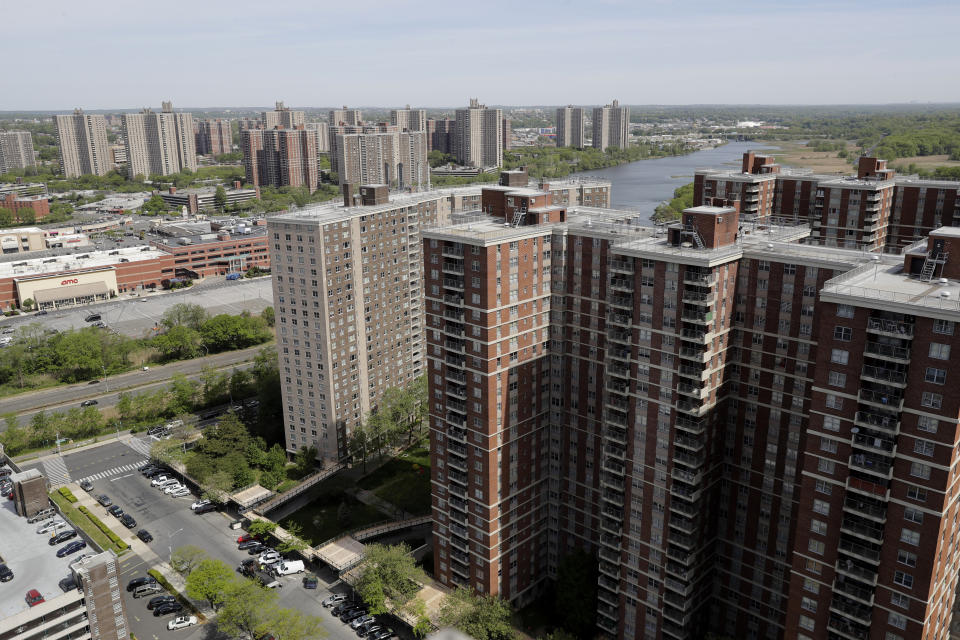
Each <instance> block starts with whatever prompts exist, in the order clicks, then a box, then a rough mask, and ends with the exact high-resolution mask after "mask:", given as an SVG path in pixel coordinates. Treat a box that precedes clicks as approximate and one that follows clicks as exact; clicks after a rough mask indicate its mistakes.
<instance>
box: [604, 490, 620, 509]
mask: <svg viewBox="0 0 960 640" xmlns="http://www.w3.org/2000/svg"><path fill="white" fill-rule="evenodd" d="M603 499H604V500H605V501H607V502H609V503H610V504H614V505H617V506H618V507H622V506H623V494H622V493H617V492H616V491H604V492H603Z"/></svg>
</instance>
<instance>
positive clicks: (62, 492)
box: [58, 487, 77, 504]
mask: <svg viewBox="0 0 960 640" xmlns="http://www.w3.org/2000/svg"><path fill="white" fill-rule="evenodd" d="M58 491H59V492H60V495H62V496H63V497H64V498H66V499H67V502H69V503H71V504H73V503H74V502H76V501H77V496H75V495H73V492H72V491H70V489H68V488H66V487H60V488H59V489H58Z"/></svg>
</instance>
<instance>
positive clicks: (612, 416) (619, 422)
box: [606, 411, 630, 429]
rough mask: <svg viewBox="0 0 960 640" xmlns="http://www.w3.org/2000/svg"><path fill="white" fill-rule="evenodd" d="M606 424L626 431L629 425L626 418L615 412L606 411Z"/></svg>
mask: <svg viewBox="0 0 960 640" xmlns="http://www.w3.org/2000/svg"><path fill="white" fill-rule="evenodd" d="M606 422H607V424H611V425H613V426H615V427H620V428H622V429H627V428H629V427H630V423H629V422H627V416H625V415H620V414H618V413H616V412H615V411H607V418H606Z"/></svg>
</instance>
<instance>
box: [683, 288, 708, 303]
mask: <svg viewBox="0 0 960 640" xmlns="http://www.w3.org/2000/svg"><path fill="white" fill-rule="evenodd" d="M715 299H716V296H715V295H714V294H713V293H704V292H702V291H692V290H690V289H684V290H683V294H682V297H681V300H683V301H684V302H688V303H690V304H710V303H712V302H713V301H714V300H715Z"/></svg>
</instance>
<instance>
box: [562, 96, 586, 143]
mask: <svg viewBox="0 0 960 640" xmlns="http://www.w3.org/2000/svg"><path fill="white" fill-rule="evenodd" d="M586 121H587V119H586V115H585V112H584V110H583V108H582V107H574V106H567V107H560V108H559V109H557V146H558V147H573V148H574V149H582V148H584V147H585V146H586V144H585V136H584V132H585V130H586Z"/></svg>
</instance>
